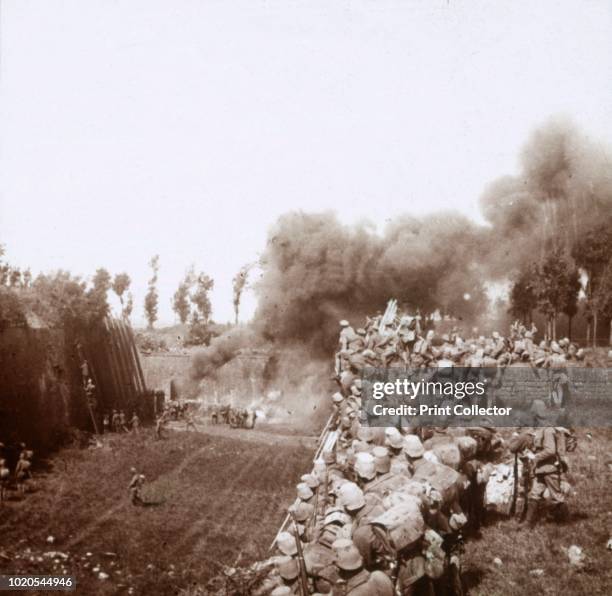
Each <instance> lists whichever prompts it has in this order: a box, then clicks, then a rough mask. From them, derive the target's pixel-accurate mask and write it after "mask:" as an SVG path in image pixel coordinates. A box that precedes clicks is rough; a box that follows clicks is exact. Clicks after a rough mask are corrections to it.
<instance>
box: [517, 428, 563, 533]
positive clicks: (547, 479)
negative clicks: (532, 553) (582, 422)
mask: <svg viewBox="0 0 612 596" xmlns="http://www.w3.org/2000/svg"><path fill="white" fill-rule="evenodd" d="M574 446H575V443H574V441H573V437H572V435H571V433H570V431H568V430H567V429H565V428H562V427H551V426H546V427H542V428H537V429H535V432H533V452H532V453H531V452H530V453H529V456H528V459H529V462H530V466H531V468H532V470H533V473H532V474H531V476H532V478H533V479H532V484H531V487H530V490H529V494H528V502H527V515H526V522H527V523H528V524H529V527H534V526H535V525H536V523H537V516H538V510H539V508H540V505H541V504H542V503H543V502H548V503H549V504H551V505H552V506H553V513H554V515H555V517H556V519H557V521H566V520H567V519H568V517H569V511H568V508H567V503H566V502H565V496H566V494H567V492H568V488H569V484H568V482H567V479H566V472H567V470H568V465H567V461H566V459H565V454H566V452H567V451H571V450H572V449H573V447H574Z"/></svg>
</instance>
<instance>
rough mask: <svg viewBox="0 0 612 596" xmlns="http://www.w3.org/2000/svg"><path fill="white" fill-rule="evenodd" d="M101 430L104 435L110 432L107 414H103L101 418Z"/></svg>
mask: <svg viewBox="0 0 612 596" xmlns="http://www.w3.org/2000/svg"><path fill="white" fill-rule="evenodd" d="M102 428H103V431H104V434H105V435H106V434H108V433H109V432H110V416H109V415H108V413H107V414H104V417H103V418H102Z"/></svg>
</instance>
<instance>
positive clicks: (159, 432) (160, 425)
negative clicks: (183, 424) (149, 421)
mask: <svg viewBox="0 0 612 596" xmlns="http://www.w3.org/2000/svg"><path fill="white" fill-rule="evenodd" d="M166 422H167V418H166V413H165V412H164V413H163V414H161V415H160V416H158V417H157V422H156V424H155V438H156V439H163V438H164V437H163V432H164V428H165V426H166Z"/></svg>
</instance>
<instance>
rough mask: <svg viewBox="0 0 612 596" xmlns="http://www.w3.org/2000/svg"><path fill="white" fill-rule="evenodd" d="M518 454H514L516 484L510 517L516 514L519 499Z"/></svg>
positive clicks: (514, 485)
mask: <svg viewBox="0 0 612 596" xmlns="http://www.w3.org/2000/svg"><path fill="white" fill-rule="evenodd" d="M517 493H518V453H515V454H514V483H513V488H512V504H511V505H510V515H511V516H514V515H515V514H516V499H517V497H518V494H517Z"/></svg>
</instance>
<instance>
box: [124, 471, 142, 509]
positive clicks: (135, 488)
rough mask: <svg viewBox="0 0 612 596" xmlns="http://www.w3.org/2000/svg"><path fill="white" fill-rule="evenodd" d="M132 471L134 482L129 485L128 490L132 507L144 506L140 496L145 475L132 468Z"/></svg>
mask: <svg viewBox="0 0 612 596" xmlns="http://www.w3.org/2000/svg"><path fill="white" fill-rule="evenodd" d="M130 471H131V472H132V480H131V481H130V484H129V485H128V489H129V491H130V500H131V502H132V505H143V504H144V501H143V500H142V497H141V496H140V490H141V489H142V485H143V484H144V481H145V475H144V474H139V473H138V472H137V471H136V468H131V469H130Z"/></svg>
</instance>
